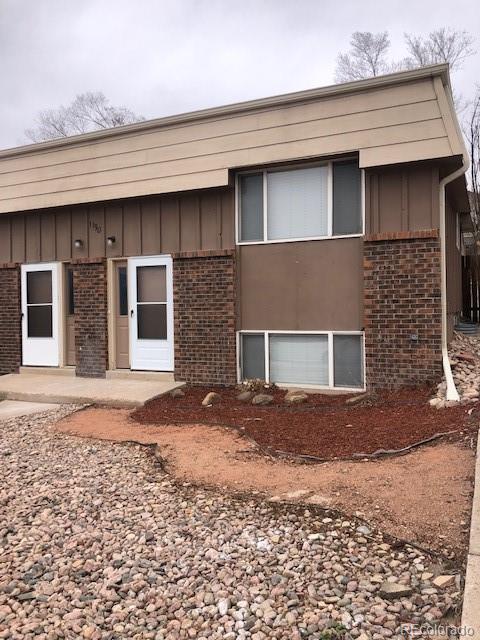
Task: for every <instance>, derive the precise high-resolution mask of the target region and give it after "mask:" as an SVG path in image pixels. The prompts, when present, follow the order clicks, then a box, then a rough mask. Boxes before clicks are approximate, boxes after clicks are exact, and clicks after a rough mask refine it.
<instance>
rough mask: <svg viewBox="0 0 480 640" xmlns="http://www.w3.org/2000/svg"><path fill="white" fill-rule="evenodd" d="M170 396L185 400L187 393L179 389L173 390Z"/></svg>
mask: <svg viewBox="0 0 480 640" xmlns="http://www.w3.org/2000/svg"><path fill="white" fill-rule="evenodd" d="M170 395H171V396H172V398H184V397H185V391H183V389H181V388H180V387H178V388H177V389H173V390H172V391H170Z"/></svg>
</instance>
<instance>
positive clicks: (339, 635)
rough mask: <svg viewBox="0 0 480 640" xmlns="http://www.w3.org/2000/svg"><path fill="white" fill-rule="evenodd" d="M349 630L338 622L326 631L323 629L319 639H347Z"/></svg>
mask: <svg viewBox="0 0 480 640" xmlns="http://www.w3.org/2000/svg"><path fill="white" fill-rule="evenodd" d="M347 637H349V636H347V630H346V629H345V627H344V626H343V624H341V623H339V622H336V623H335V624H333V625H332V626H331V627H329V628H328V629H325V631H322V632H321V634H320V636H319V640H346V638H347Z"/></svg>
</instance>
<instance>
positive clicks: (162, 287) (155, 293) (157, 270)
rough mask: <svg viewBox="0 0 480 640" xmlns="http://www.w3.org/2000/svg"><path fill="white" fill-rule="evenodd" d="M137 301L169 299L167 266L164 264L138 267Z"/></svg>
mask: <svg viewBox="0 0 480 640" xmlns="http://www.w3.org/2000/svg"><path fill="white" fill-rule="evenodd" d="M137 301H138V302H166V301H167V268H166V267H165V266H164V265H156V266H153V267H137Z"/></svg>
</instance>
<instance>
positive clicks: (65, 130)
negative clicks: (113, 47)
mask: <svg viewBox="0 0 480 640" xmlns="http://www.w3.org/2000/svg"><path fill="white" fill-rule="evenodd" d="M142 120H145V118H144V117H143V116H139V115H136V114H135V113H133V111H131V110H130V109H127V108H126V107H115V106H113V105H111V104H110V103H109V101H108V100H107V98H106V97H105V96H104V95H103V93H101V92H96V93H92V92H87V93H82V94H80V95H78V96H77V97H76V98H75V100H74V101H73V102H72V103H71V104H70V105H68V106H66V107H65V106H60V107H58V109H45V110H44V111H40V112H39V114H38V116H37V118H36V126H35V127H34V128H31V129H26V130H25V135H26V136H27V138H29V139H30V140H32V141H33V142H42V141H45V140H52V139H54V138H64V137H66V136H73V135H75V134H79V133H87V132H88V131H96V130H98V129H110V128H111V127H119V126H121V125H124V124H132V123H134V122H140V121H142Z"/></svg>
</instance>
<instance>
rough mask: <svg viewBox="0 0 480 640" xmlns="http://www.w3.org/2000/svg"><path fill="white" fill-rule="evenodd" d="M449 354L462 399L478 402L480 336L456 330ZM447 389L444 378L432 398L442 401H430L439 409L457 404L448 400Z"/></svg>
mask: <svg viewBox="0 0 480 640" xmlns="http://www.w3.org/2000/svg"><path fill="white" fill-rule="evenodd" d="M448 354H449V358H450V364H451V367H452V374H453V380H454V382H455V386H456V388H457V391H458V394H459V396H460V401H461V402H465V403H473V402H478V401H479V398H480V336H477V335H464V334H462V333H457V332H455V333H454V338H453V340H452V341H451V342H450V344H449V346H448ZM446 391H447V385H446V382H445V380H442V382H441V383H440V384H439V385H438V387H437V393H436V395H435V397H434V398H432V400H437V399H439V400H440V401H442V402H441V403H437V402H435V403H432V402H430V404H431V406H434V407H436V408H437V409H441V408H445V407H449V406H455V404H456V403H453V404H452V403H449V402H446V398H445V396H446Z"/></svg>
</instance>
